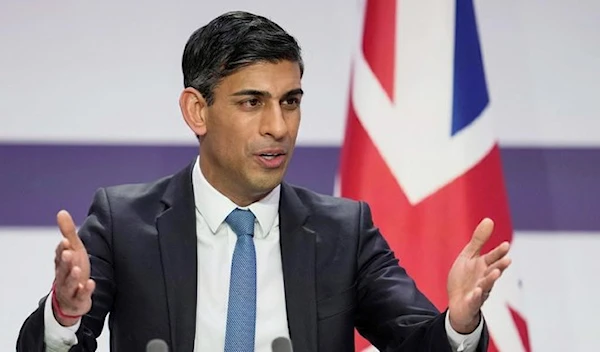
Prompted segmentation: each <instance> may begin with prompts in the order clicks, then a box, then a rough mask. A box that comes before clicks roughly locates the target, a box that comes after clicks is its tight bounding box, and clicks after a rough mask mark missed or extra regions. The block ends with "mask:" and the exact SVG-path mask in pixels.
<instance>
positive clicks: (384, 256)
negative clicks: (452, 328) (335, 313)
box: [356, 202, 488, 352]
mask: <svg viewBox="0 0 600 352" xmlns="http://www.w3.org/2000/svg"><path fill="white" fill-rule="evenodd" d="M359 218H360V224H359V244H358V278H357V283H358V310H357V313H356V328H357V330H358V332H359V333H360V334H361V335H362V336H364V337H365V338H366V339H367V340H369V342H371V344H373V346H375V347H376V348H377V349H379V350H380V351H422V352H425V351H448V352H450V351H451V347H450V343H449V341H448V335H447V333H446V328H445V315H446V312H442V313H440V312H439V311H438V309H437V308H436V307H435V306H434V305H433V304H432V303H431V301H429V299H427V297H425V295H423V293H421V292H420V291H419V290H418V288H417V287H416V284H415V282H414V280H413V279H412V278H411V277H410V276H409V275H408V274H407V273H406V271H405V270H404V268H402V267H401V266H400V265H399V262H398V259H397V258H396V257H395V255H394V253H393V252H392V250H391V249H390V247H389V245H388V243H387V241H386V240H385V239H384V237H383V236H382V234H381V233H380V231H379V230H378V229H377V228H376V227H375V226H374V224H373V220H372V217H371V211H370V209H369V206H368V204H366V203H364V202H361V203H360V211H359ZM487 340H488V336H487V332H486V328H485V326H484V329H483V333H482V335H481V338H480V340H479V346H478V348H477V351H481V352H483V351H485V350H486V349H487Z"/></svg>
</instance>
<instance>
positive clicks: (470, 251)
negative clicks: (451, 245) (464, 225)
mask: <svg viewBox="0 0 600 352" xmlns="http://www.w3.org/2000/svg"><path fill="white" fill-rule="evenodd" d="M493 231H494V222H493V221H492V220H491V219H489V218H485V219H483V220H481V222H480V223H479V225H477V228H475V231H474V232H473V236H472V237H471V241H469V243H468V244H467V245H466V246H465V249H464V250H463V255H465V256H467V257H468V258H472V257H474V256H476V255H479V253H480V252H481V249H482V248H483V246H484V245H485V243H486V242H487V241H488V240H489V239H490V236H491V235H492V232H493Z"/></svg>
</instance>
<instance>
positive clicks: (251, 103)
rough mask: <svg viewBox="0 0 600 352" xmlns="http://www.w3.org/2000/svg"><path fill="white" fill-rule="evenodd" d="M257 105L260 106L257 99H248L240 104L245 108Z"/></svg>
mask: <svg viewBox="0 0 600 352" xmlns="http://www.w3.org/2000/svg"><path fill="white" fill-rule="evenodd" d="M258 104H260V101H259V100H258V99H248V100H244V101H243V102H242V105H245V106H247V107H255V106H257V105H258Z"/></svg>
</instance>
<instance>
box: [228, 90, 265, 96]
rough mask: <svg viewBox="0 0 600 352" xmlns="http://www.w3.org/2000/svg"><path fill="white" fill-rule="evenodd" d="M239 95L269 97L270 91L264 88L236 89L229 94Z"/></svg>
mask: <svg viewBox="0 0 600 352" xmlns="http://www.w3.org/2000/svg"><path fill="white" fill-rule="evenodd" d="M240 95H254V96H259V97H266V98H270V97H271V93H269V92H266V91H264V90H258V89H242V90H240V91H237V92H235V93H233V94H231V96H240Z"/></svg>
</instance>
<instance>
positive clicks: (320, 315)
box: [17, 163, 488, 352]
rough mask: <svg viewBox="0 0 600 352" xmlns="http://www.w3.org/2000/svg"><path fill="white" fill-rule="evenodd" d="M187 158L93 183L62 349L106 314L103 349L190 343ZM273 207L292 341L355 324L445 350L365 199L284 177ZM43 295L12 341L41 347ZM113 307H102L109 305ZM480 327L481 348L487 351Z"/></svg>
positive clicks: (331, 338)
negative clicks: (83, 310)
mask: <svg viewBox="0 0 600 352" xmlns="http://www.w3.org/2000/svg"><path fill="white" fill-rule="evenodd" d="M193 165H194V164H193V163H192V164H190V165H189V166H188V167H187V168H185V169H184V170H182V171H181V172H179V173H177V174H175V175H173V176H169V177H165V178H162V179H160V180H158V181H155V182H152V183H147V184H137V185H121V186H114V187H109V188H102V189H99V190H98V191H97V192H96V194H95V196H94V200H93V202H92V205H91V207H90V210H89V214H88V217H87V218H86V220H85V221H84V223H83V224H82V226H81V228H80V231H79V236H80V237H81V239H82V241H83V243H84V245H85V247H86V248H87V251H88V253H89V257H90V262H91V277H92V278H93V279H94V280H95V281H96V289H95V291H94V293H93V296H92V309H91V311H90V312H89V313H88V314H87V315H85V316H84V317H83V318H82V324H81V327H80V328H79V330H78V331H77V336H78V339H79V343H78V345H77V346H74V347H73V348H72V349H71V351H94V350H95V349H96V337H97V336H98V335H99V334H100V332H101V331H102V328H103V324H104V320H105V317H106V316H107V314H108V315H109V318H108V323H109V328H110V345H111V350H112V351H115V352H122V351H127V352H130V351H144V350H145V346H146V343H147V342H148V341H149V340H151V339H155V338H160V339H163V340H165V341H166V342H167V343H168V345H169V347H170V351H172V352H191V351H193V346H194V337H195V334H196V299H197V294H196V290H197V287H196V285H197V247H196V225H195V224H196V221H195V210H194V209H195V208H194V207H195V205H194V197H193V189H192V180H191V174H192V173H191V170H192V169H191V168H192V167H193ZM281 190H282V194H281V200H280V208H279V216H280V224H281V227H280V231H281V241H280V242H281V243H280V245H281V257H282V258H281V260H282V267H283V276H284V285H285V298H286V307H287V316H288V328H289V331H290V337H291V340H292V343H293V348H294V351H295V352H316V351H324V352H341V351H354V328H355V327H356V328H357V329H358V331H359V332H360V333H361V334H362V335H363V336H365V337H366V338H367V339H368V340H369V341H370V342H371V343H372V344H373V345H374V346H376V347H377V348H378V349H379V350H380V351H450V346H449V343H448V338H447V335H446V330H445V325H444V319H445V312H444V313H440V312H438V310H437V309H436V308H435V307H434V306H433V305H432V304H431V302H430V301H429V300H428V299H427V298H426V297H425V296H423V295H422V294H421V293H420V292H419V290H418V289H417V287H416V286H415V283H414V282H413V280H412V279H411V278H410V277H409V276H408V275H407V273H406V272H405V271H404V269H403V268H402V267H400V266H399V265H398V260H397V259H396V258H395V256H394V253H393V252H392V251H391V250H390V248H389V246H388V244H387V243H386V241H385V240H384V238H383V236H382V235H381V234H380V232H379V231H378V229H377V228H376V227H375V226H374V224H373V222H372V219H371V213H370V210H369V207H368V205H367V204H366V203H364V202H357V201H352V200H347V199H340V198H334V197H331V196H325V195H320V194H316V193H314V192H312V191H309V190H307V189H304V188H300V187H295V186H292V185H289V184H286V183H283V184H282V188H281ZM45 299H46V297H44V298H43V299H42V300H41V301H40V303H39V307H38V309H37V310H35V311H34V312H33V313H32V314H31V315H30V316H29V317H28V318H27V319H26V321H25V322H24V324H23V326H22V328H21V331H20V334H19V338H18V341H17V351H27V352H31V351H40V352H41V351H43V350H44V342H43V340H44V303H45ZM109 313H110V314H109ZM487 341H488V336H487V332H486V329H485V327H484V333H483V334H482V338H481V340H480V344H479V347H478V351H485V350H486V346H487Z"/></svg>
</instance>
